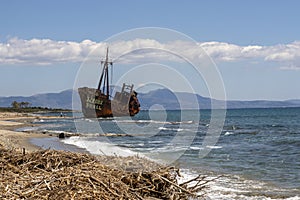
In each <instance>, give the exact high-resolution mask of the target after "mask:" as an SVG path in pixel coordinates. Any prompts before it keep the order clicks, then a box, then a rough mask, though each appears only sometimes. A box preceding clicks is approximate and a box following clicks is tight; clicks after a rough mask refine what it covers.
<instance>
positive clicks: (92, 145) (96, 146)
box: [62, 136, 137, 157]
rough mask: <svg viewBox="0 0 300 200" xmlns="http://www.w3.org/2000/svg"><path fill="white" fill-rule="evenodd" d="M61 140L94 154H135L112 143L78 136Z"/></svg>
mask: <svg viewBox="0 0 300 200" xmlns="http://www.w3.org/2000/svg"><path fill="white" fill-rule="evenodd" d="M62 141H63V142H64V143H66V144H72V145H75V146H77V147H80V148H84V149H86V150H87V151H88V152H90V153H91V154H96V155H106V156H123V157H126V156H134V155H136V154H137V153H135V152H133V151H131V150H129V149H126V148H121V147H118V146H116V145H114V144H112V143H106V142H100V141H90V140H86V139H85V138H82V137H79V136H73V137H70V138H66V139H64V140H62Z"/></svg>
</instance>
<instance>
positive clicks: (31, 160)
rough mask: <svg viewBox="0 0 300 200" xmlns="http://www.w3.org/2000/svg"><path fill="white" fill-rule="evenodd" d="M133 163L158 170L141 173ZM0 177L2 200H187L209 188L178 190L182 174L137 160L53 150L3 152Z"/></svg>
mask: <svg viewBox="0 0 300 200" xmlns="http://www.w3.org/2000/svg"><path fill="white" fill-rule="evenodd" d="M105 160H110V162H107V163H106V162H105ZM122 162H123V165H122V164H121V163H122ZM112 163H115V165H114V166H115V167H112V166H113V164H112ZM133 163H135V164H137V165H138V166H139V167H141V166H142V165H143V164H142V163H144V165H150V166H155V170H154V171H151V170H149V171H143V170H138V168H136V167H135V166H133ZM128 165H129V167H128ZM139 169H141V168H139ZM142 169H150V167H149V168H147V167H145V166H142ZM0 172H1V175H0V176H1V181H0V199H188V198H189V197H193V198H197V196H199V189H203V188H204V185H205V184H206V183H207V181H205V180H204V177H203V176H199V177H196V178H195V179H193V180H190V181H188V182H185V183H182V184H180V185H179V184H178V182H177V176H178V175H179V171H178V169H176V168H174V167H160V168H159V167H158V165H157V164H155V163H153V162H151V161H147V160H145V159H143V158H139V157H131V158H126V159H124V158H119V157H99V158H97V157H95V156H92V155H89V154H81V153H74V152H66V151H55V150H42V151H36V152H33V153H25V154H24V153H23V152H17V151H14V150H7V149H4V148H3V147H1V146H0ZM203 182H204V183H205V184H203Z"/></svg>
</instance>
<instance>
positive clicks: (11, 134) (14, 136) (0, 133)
mask: <svg viewBox="0 0 300 200" xmlns="http://www.w3.org/2000/svg"><path fill="white" fill-rule="evenodd" d="M46 118H48V117H47V116H42V117H41V116H34V115H29V114H26V113H11V112H0V144H1V145H2V146H3V147H5V148H6V149H10V150H12V149H14V150H17V151H24V150H23V149H25V151H26V152H33V151H38V150H42V148H41V147H39V146H37V145H34V144H32V143H31V142H30V139H31V138H46V137H51V136H50V135H48V134H40V133H35V132H33V131H30V132H21V131H15V130H16V129H18V128H23V127H34V126H37V125H33V124H32V123H31V122H33V121H34V120H36V119H46Z"/></svg>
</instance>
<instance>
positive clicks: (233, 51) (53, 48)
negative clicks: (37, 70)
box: [0, 38, 300, 70]
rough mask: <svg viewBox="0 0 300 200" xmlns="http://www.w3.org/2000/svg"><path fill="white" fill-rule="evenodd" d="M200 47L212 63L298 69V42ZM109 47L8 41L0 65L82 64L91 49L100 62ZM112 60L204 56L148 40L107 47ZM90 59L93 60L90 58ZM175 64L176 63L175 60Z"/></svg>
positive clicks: (184, 45) (177, 44) (179, 44)
mask: <svg viewBox="0 0 300 200" xmlns="http://www.w3.org/2000/svg"><path fill="white" fill-rule="evenodd" d="M197 45H198V46H199V47H201V48H202V49H203V50H204V51H205V52H206V53H207V54H208V55H209V56H210V57H211V58H212V59H213V60H214V61H215V62H217V63H218V62H236V61H243V60H246V61H247V60H248V61H250V60H260V61H263V62H276V63H278V66H281V67H280V68H281V69H284V70H299V69H300V41H295V42H292V43H289V44H278V45H273V46H259V45H249V46H239V45H235V44H230V43H225V42H216V41H213V42H198V43H197ZM107 46H108V44H107V43H105V42H100V43H97V42H93V41H91V40H84V41H82V42H72V41H55V40H50V39H31V40H24V39H18V38H11V39H9V40H8V41H7V42H4V43H0V65H15V64H34V65H49V64H55V63H69V62H82V61H83V60H84V59H86V58H87V57H88V55H89V53H90V52H92V51H93V50H95V49H97V50H101V51H99V52H100V53H99V55H97V56H96V57H97V58H96V57H94V58H93V59H98V60H100V59H101V58H102V57H103V56H104V53H105V48H106V47H107ZM109 46H110V49H111V57H112V58H113V57H114V55H120V53H124V52H131V51H133V50H134V52H133V53H131V54H130V56H126V58H125V57H124V58H123V59H119V62H136V61H143V59H145V53H146V54H147V56H146V57H147V58H148V59H149V58H151V59H154V61H159V60H172V61H175V62H176V57H175V56H170V55H169V54H166V53H162V52H161V51H153V49H169V50H172V49H176V50H177V51H178V50H180V52H182V55H183V56H188V57H189V58H199V57H201V55H203V50H201V48H197V49H195V48H192V47H194V44H193V45H191V44H190V43H188V42H185V41H173V42H168V43H161V42H158V41H155V40H151V39H135V40H130V41H116V42H114V43H112V44H111V43H110V44H109ZM145 48H151V49H152V51H146V50H145ZM136 49H140V50H136ZM89 58H92V57H91V56H89ZM177 61H178V60H177Z"/></svg>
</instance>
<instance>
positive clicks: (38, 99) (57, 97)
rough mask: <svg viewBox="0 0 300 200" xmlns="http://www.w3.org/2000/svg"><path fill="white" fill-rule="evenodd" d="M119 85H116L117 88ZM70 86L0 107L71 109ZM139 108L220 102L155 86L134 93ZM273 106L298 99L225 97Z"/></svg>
mask: <svg viewBox="0 0 300 200" xmlns="http://www.w3.org/2000/svg"><path fill="white" fill-rule="evenodd" d="M118 89H120V88H118ZM72 95H73V90H65V91H62V92H59V93H45V94H37V95H33V96H30V97H22V96H13V97H0V107H10V106H11V103H12V102H13V101H17V102H22V101H23V102H29V103H30V104H31V106H41V107H49V108H66V109H72ZM138 98H139V101H140V103H141V108H142V109H149V108H154V109H155V108H162V107H163V108H164V109H167V110H176V109H198V108H200V109H209V108H211V102H214V104H215V105H216V104H218V103H222V102H221V101H219V100H215V99H210V98H207V97H202V96H200V95H198V94H192V93H187V92H172V91H171V90H168V89H157V90H153V91H150V92H148V93H140V94H139V95H138ZM80 106H81V104H80V99H79V95H78V93H77V91H74V109H77V110H79V109H80ZM274 107H300V99H299V100H298V99H294V100H286V101H266V100H256V101H227V108H274Z"/></svg>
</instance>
